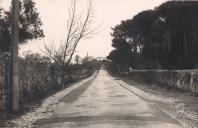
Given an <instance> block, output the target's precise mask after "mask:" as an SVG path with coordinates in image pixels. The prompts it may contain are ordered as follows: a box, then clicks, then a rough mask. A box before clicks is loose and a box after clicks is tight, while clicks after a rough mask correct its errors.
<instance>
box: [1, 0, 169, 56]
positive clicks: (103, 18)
mask: <svg viewBox="0 0 198 128" xmlns="http://www.w3.org/2000/svg"><path fill="white" fill-rule="evenodd" d="M9 1H10V0H3V3H2V4H3V6H4V7H6V6H8V5H9V3H10V2H9ZM35 1H36V7H37V9H38V11H39V12H40V17H41V19H42V21H43V29H44V33H45V36H46V37H45V38H44V39H41V40H34V41H29V43H28V44H26V45H23V46H21V48H20V53H22V52H24V51H29V50H31V51H32V52H40V48H42V46H43V42H44V41H45V42H46V43H50V42H52V40H54V41H55V43H56V45H58V44H59V42H60V41H61V40H63V39H64V38H65V37H64V36H65V33H66V32H65V30H66V29H65V25H66V17H67V8H68V1H69V0H35ZM165 1H167V0H94V10H95V20H96V24H99V23H101V22H103V24H102V26H101V29H102V30H103V31H102V32H100V33H98V34H96V35H95V36H94V37H93V38H91V39H89V40H83V41H81V42H80V43H79V46H78V48H77V52H76V54H79V55H80V56H81V57H84V56H85V55H86V54H87V52H88V53H89V55H90V56H94V57H106V56H107V55H108V54H109V52H110V51H111V50H112V47H111V36H110V32H111V27H114V26H115V25H117V24H119V23H120V21H121V20H126V19H129V18H132V17H133V16H134V15H135V14H137V13H138V12H140V11H142V10H147V9H153V8H154V7H156V6H158V5H160V4H161V3H163V2H165ZM79 2H81V4H80V5H82V6H83V7H84V5H86V4H84V3H87V0H79ZM80 8H81V7H80ZM80 8H79V9H80ZM145 22H146V21H145Z"/></svg>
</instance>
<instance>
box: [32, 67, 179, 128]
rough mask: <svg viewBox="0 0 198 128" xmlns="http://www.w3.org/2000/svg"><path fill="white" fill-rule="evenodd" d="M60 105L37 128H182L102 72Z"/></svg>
mask: <svg viewBox="0 0 198 128" xmlns="http://www.w3.org/2000/svg"><path fill="white" fill-rule="evenodd" d="M60 102H61V105H60V107H58V108H57V110H56V111H55V113H54V115H53V117H51V118H50V119H43V120H40V121H38V122H37V123H36V124H37V125H38V127H39V128H182V126H180V124H179V123H178V122H177V121H175V120H174V119H172V118H171V117H169V116H168V115H166V114H165V113H163V112H162V111H161V110H160V109H158V108H157V107H156V106H153V105H151V104H150V103H148V102H146V101H144V100H143V99H141V98H139V97H138V96H136V95H135V94H133V93H132V92H130V91H128V90H127V89H125V88H123V87H121V86H120V84H118V83H117V82H116V78H114V77H112V76H110V75H108V73H107V72H106V71H105V70H100V72H99V74H98V75H97V77H96V78H94V79H92V80H90V81H88V82H86V83H85V84H84V85H82V86H81V87H79V88H77V89H76V90H75V91H73V92H71V93H70V94H69V95H66V96H65V97H64V98H63V99H61V100H60Z"/></svg>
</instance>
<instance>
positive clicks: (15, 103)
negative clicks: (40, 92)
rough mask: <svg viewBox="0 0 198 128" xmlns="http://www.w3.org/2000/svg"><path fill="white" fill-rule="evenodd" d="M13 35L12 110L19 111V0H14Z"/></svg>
mask: <svg viewBox="0 0 198 128" xmlns="http://www.w3.org/2000/svg"><path fill="white" fill-rule="evenodd" d="M11 18H12V19H11V23H12V35H11V64H10V65H11V71H10V77H11V78H10V79H11V80H10V82H11V83H10V84H11V88H12V93H11V95H12V96H11V98H12V102H11V103H12V111H14V112H17V111H19V97H20V94H19V90H20V88H19V71H18V42H19V0H12V17H11Z"/></svg>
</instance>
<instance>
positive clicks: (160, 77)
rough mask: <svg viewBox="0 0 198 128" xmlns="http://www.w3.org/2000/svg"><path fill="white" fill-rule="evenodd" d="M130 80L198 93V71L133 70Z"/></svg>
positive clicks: (129, 75)
mask: <svg viewBox="0 0 198 128" xmlns="http://www.w3.org/2000/svg"><path fill="white" fill-rule="evenodd" d="M128 77H130V78H131V79H134V80H137V81H140V82H148V83H151V84H156V85H159V86H168V87H172V88H178V89H182V90H186V91H191V92H193V93H196V94H197V93H198V70H134V71H132V72H130V73H129V74H128Z"/></svg>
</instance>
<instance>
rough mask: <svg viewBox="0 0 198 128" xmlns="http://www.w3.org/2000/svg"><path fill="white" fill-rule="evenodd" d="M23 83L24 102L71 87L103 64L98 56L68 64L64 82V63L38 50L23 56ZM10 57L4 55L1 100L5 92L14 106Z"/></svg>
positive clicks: (0, 71) (0, 74) (0, 60)
mask: <svg viewBox="0 0 198 128" xmlns="http://www.w3.org/2000/svg"><path fill="white" fill-rule="evenodd" d="M19 62H20V65H19V81H20V82H19V83H20V92H21V93H20V97H21V98H20V102H21V105H22V106H23V105H25V104H26V103H30V102H33V101H37V100H39V101H40V100H42V99H43V98H44V97H46V96H49V95H50V94H52V93H55V92H57V91H59V90H60V89H63V86H62V84H64V88H67V87H69V86H70V85H71V83H74V82H77V81H79V80H82V79H84V78H87V77H89V76H91V75H92V74H93V73H94V72H95V70H96V69H97V68H98V66H99V64H100V63H99V61H97V60H96V59H94V58H92V59H87V57H85V58H83V59H80V58H79V60H78V63H77V62H75V63H73V64H70V65H68V66H66V67H64V72H65V73H64V81H63V83H62V80H61V79H62V74H61V70H62V69H63V68H62V67H61V65H58V64H56V63H54V62H52V61H51V59H50V58H49V57H46V56H42V55H40V54H38V53H27V54H24V56H23V57H19ZM9 68H10V66H9V56H7V55H4V54H3V53H1V54H0V94H1V95H0V100H1V96H2V95H5V96H6V97H5V98H6V99H4V100H6V101H7V102H6V106H7V107H9V106H10V98H11V97H10V95H9V94H10V93H11V88H10V85H9V84H10V75H9V72H8V71H9Z"/></svg>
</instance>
